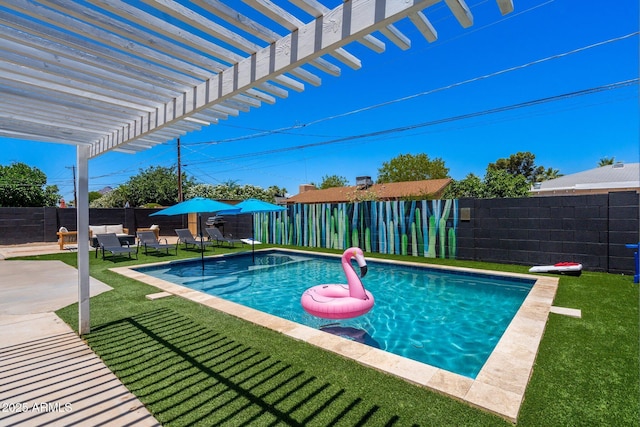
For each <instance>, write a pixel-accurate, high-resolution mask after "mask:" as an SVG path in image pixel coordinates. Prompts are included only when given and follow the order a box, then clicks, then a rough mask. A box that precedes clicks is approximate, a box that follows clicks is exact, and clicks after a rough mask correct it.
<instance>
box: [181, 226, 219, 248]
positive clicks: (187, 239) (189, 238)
mask: <svg viewBox="0 0 640 427" xmlns="http://www.w3.org/2000/svg"><path fill="white" fill-rule="evenodd" d="M176 234H177V235H178V243H177V244H178V245H179V244H180V243H184V248H185V249H189V245H193V246H195V247H196V248H200V247H201V246H202V248H203V250H206V249H207V248H206V247H207V246H210V245H213V242H209V241H206V240H204V239H202V240H201V239H196V238H195V237H193V234H191V231H190V230H189V229H188V228H179V229H176Z"/></svg>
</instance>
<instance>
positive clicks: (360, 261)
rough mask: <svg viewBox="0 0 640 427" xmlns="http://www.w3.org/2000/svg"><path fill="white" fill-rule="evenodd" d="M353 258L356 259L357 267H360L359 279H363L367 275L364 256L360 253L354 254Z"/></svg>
mask: <svg viewBox="0 0 640 427" xmlns="http://www.w3.org/2000/svg"><path fill="white" fill-rule="evenodd" d="M353 257H354V258H355V259H356V262H357V263H358V267H360V277H364V276H366V274H367V262H366V261H365V259H364V256H363V255H362V254H361V253H358V252H355V253H354V254H353Z"/></svg>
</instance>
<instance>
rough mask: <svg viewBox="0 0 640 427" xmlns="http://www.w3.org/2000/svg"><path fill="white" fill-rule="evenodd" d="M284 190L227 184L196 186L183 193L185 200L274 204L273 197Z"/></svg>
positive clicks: (284, 190) (273, 187)
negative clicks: (202, 198) (197, 199)
mask: <svg viewBox="0 0 640 427" xmlns="http://www.w3.org/2000/svg"><path fill="white" fill-rule="evenodd" d="M283 192H286V189H283V188H278V187H275V186H272V187H269V188H268V189H267V190H265V189H263V188H262V187H257V186H255V185H238V184H237V183H235V182H233V183H230V182H227V183H224V184H220V185H211V184H196V185H193V186H191V187H189V189H188V190H187V191H186V192H185V199H191V198H193V197H207V198H209V199H214V200H246V199H259V200H264V201H265V202H269V203H273V202H275V196H280V195H281V194H283Z"/></svg>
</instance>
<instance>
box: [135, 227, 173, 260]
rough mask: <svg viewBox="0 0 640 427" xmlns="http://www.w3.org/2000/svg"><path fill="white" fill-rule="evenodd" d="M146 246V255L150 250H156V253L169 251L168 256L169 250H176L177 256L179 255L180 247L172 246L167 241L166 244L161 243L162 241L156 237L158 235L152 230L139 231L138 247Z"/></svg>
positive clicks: (165, 240)
mask: <svg viewBox="0 0 640 427" xmlns="http://www.w3.org/2000/svg"><path fill="white" fill-rule="evenodd" d="M140 246H144V254H145V255H146V254H147V250H148V249H154V250H156V251H161V250H163V249H166V250H167V255H168V254H169V249H175V250H176V255H178V245H177V244H176V245H175V246H174V245H170V244H169V243H168V242H167V239H164V243H161V242H160V240H159V239H158V238H157V237H156V233H154V232H153V231H152V230H149V231H138V247H140Z"/></svg>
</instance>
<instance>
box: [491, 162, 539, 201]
mask: <svg viewBox="0 0 640 427" xmlns="http://www.w3.org/2000/svg"><path fill="white" fill-rule="evenodd" d="M530 188H531V185H530V183H529V181H528V180H527V178H526V177H525V176H524V175H513V174H511V173H509V172H508V171H506V170H496V169H487V173H486V175H485V176H484V195H483V197H484V198H486V199H494V198H507V197H528V196H529V189H530Z"/></svg>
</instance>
